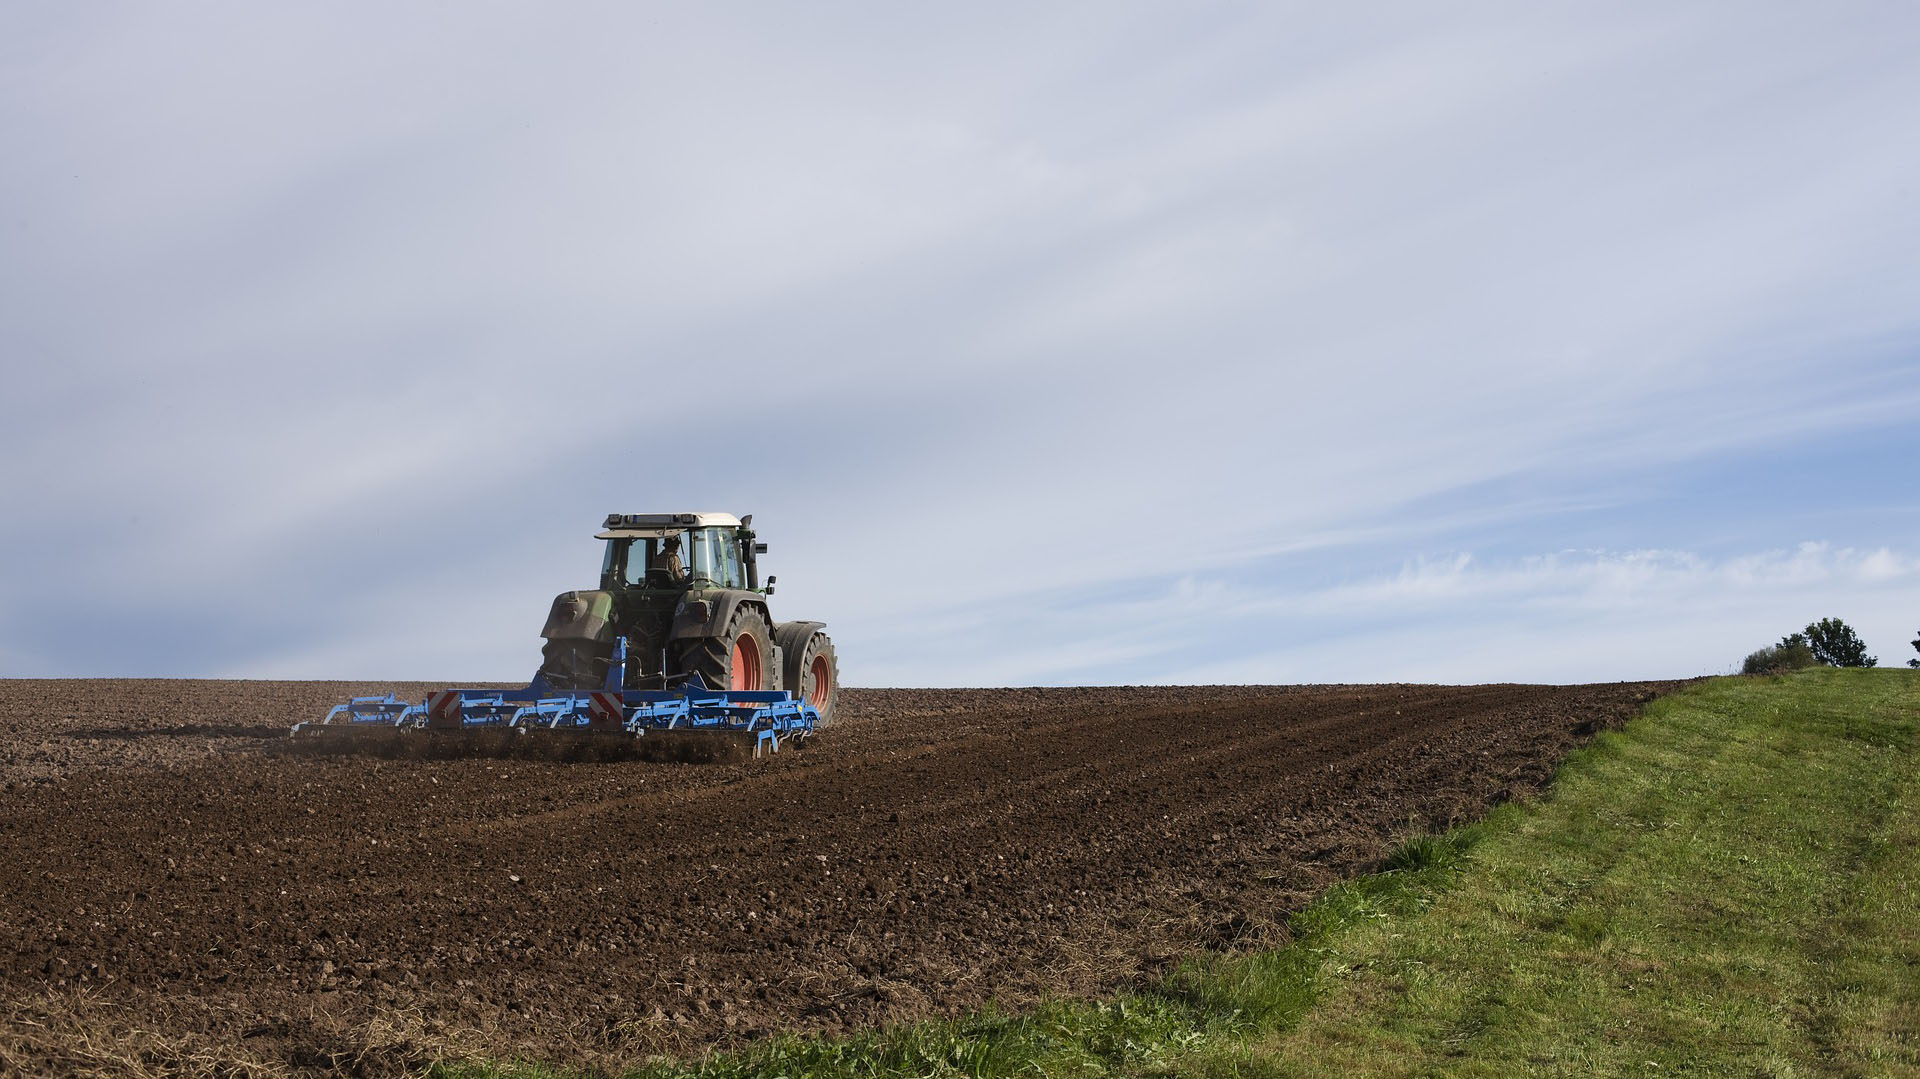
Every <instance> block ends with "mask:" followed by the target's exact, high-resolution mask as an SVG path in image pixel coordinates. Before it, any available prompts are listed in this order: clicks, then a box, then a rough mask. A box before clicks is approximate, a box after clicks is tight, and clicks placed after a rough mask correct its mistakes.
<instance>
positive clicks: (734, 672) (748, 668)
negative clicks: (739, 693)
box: [727, 633, 760, 690]
mask: <svg viewBox="0 0 1920 1079" xmlns="http://www.w3.org/2000/svg"><path fill="white" fill-rule="evenodd" d="M729 667H730V670H729V671H728V673H727V688H728V689H746V690H753V689H759V688H760V642H758V641H756V640H754V639H753V635H752V634H748V633H742V634H741V635H740V636H738V637H735V638H734V639H733V662H732V663H731V664H729Z"/></svg>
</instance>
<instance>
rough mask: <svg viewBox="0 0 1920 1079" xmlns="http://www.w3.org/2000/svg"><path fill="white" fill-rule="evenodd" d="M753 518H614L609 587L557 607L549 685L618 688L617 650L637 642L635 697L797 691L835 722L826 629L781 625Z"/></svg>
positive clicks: (631, 660)
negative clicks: (612, 671)
mask: <svg viewBox="0 0 1920 1079" xmlns="http://www.w3.org/2000/svg"><path fill="white" fill-rule="evenodd" d="M752 524H753V516H752V515H751V514H749V515H747V516H746V517H735V516H733V515H732V514H730V513H612V514H608V515H607V519H606V524H605V528H604V530H603V531H602V532H600V533H599V534H598V535H597V536H596V537H595V538H597V539H601V540H605V541H606V544H607V546H606V553H605V556H604V558H603V559H602V560H601V563H600V587H599V588H598V589H596V590H594V591H591V592H564V593H562V594H561V595H559V596H558V597H556V598H555V599H554V601H553V609H552V610H551V612H549V613H548V615H547V624H546V627H545V628H544V629H542V630H541V631H540V635H541V636H542V637H544V638H546V641H547V643H546V645H545V647H544V648H543V649H542V652H541V656H542V660H541V665H540V676H541V677H542V678H543V679H545V681H546V684H547V685H548V686H550V687H552V688H553V689H556V690H561V691H590V690H597V689H602V688H606V687H607V674H608V670H609V668H610V667H611V666H612V664H613V662H614V655H615V647H614V646H615V643H616V642H618V641H625V642H626V649H625V655H626V669H625V672H624V677H623V678H622V685H623V688H626V689H661V688H666V687H667V686H669V685H677V684H680V683H682V682H685V681H686V676H688V675H695V674H697V675H699V676H700V680H701V681H702V682H703V683H705V684H706V686H707V687H708V688H709V689H722V690H785V691H786V692H788V693H791V694H793V695H794V696H795V697H798V698H800V699H801V700H804V701H806V702H807V703H808V704H810V705H812V706H813V707H814V709H815V710H817V711H818V712H819V714H820V720H819V722H820V725H821V726H825V725H826V724H827V723H829V722H831V721H832V719H833V713H834V705H835V703H836V701H837V699H838V697H839V691H840V670H839V663H838V660H837V659H836V657H835V656H834V652H833V641H832V640H830V639H829V638H828V637H827V635H826V633H825V632H823V627H824V626H825V623H823V622H775V621H774V620H773V615H772V614H771V613H770V612H769V611H768V609H767V597H768V596H771V595H773V582H774V578H772V577H768V578H767V579H766V583H765V584H764V585H762V584H761V581H760V568H759V556H760V555H762V554H765V553H766V551H767V545H766V544H764V543H760V542H757V541H756V540H755V539H754V533H753V529H752V527H751V526H752Z"/></svg>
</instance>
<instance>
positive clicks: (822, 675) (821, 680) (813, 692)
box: [807, 656, 833, 708]
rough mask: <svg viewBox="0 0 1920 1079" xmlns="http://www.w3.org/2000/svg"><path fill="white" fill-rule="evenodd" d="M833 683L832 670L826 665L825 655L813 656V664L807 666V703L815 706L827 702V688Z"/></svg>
mask: <svg viewBox="0 0 1920 1079" xmlns="http://www.w3.org/2000/svg"><path fill="white" fill-rule="evenodd" d="M832 685H833V671H832V670H831V669H830V668H829V667H828V666H827V657H825V656H815V657H813V666H811V667H809V668H807V703H808V704H811V705H813V706H814V707H815V708H818V707H820V706H821V705H823V704H826V703H827V690H828V689H829V688H830V687H832Z"/></svg>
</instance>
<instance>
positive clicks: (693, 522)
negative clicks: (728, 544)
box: [593, 513, 740, 539]
mask: <svg viewBox="0 0 1920 1079" xmlns="http://www.w3.org/2000/svg"><path fill="white" fill-rule="evenodd" d="M603 525H604V527H605V528H606V531H604V532H601V533H599V534H597V535H595V536H594V537H593V538H594V539H647V538H651V537H657V536H666V535H671V534H672V533H675V532H684V531H686V530H687V529H689V528H738V527H740V518H738V517H735V516H734V515H733V514H731V513H609V514H607V519H606V521H605V522H603Z"/></svg>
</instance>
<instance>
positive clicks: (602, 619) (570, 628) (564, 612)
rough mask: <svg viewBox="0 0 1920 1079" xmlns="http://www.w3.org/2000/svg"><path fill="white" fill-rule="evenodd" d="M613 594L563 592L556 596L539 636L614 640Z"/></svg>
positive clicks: (583, 639)
mask: <svg viewBox="0 0 1920 1079" xmlns="http://www.w3.org/2000/svg"><path fill="white" fill-rule="evenodd" d="M612 621H613V593H611V592H562V593H560V594H559V595H557V596H555V597H554V598H553V607H552V608H551V609H550V610H548V611H547V624H546V625H545V626H544V627H542V628H541V630H540V636H542V637H545V638H546V639H547V640H550V641H603V642H606V641H612V640H613V626H612Z"/></svg>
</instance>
